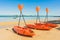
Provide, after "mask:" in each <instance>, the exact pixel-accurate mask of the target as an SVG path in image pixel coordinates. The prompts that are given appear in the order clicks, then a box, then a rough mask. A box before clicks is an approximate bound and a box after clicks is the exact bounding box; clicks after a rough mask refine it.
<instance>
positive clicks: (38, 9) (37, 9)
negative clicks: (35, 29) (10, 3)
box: [36, 6, 40, 23]
mask: <svg viewBox="0 0 60 40" xmlns="http://www.w3.org/2000/svg"><path fill="white" fill-rule="evenodd" d="M39 11H40V7H39V6H37V7H36V12H37V18H36V23H37V22H38V20H39V22H40V17H39Z"/></svg>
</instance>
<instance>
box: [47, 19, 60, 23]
mask: <svg viewBox="0 0 60 40" xmlns="http://www.w3.org/2000/svg"><path fill="white" fill-rule="evenodd" d="M48 23H54V24H60V20H52V21H48Z"/></svg>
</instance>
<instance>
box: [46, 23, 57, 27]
mask: <svg viewBox="0 0 60 40" xmlns="http://www.w3.org/2000/svg"><path fill="white" fill-rule="evenodd" d="M46 25H48V26H50V27H52V28H55V27H57V26H58V25H57V24H53V23H46Z"/></svg>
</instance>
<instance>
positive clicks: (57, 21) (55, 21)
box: [48, 20, 60, 30]
mask: <svg viewBox="0 0 60 40" xmlns="http://www.w3.org/2000/svg"><path fill="white" fill-rule="evenodd" d="M48 23H54V24H60V20H52V21H48ZM56 29H57V30H60V27H58V28H56Z"/></svg>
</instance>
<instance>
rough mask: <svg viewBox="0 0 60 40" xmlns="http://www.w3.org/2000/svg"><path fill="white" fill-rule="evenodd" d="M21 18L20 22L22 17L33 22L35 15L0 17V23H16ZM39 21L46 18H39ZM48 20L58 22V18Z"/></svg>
mask: <svg viewBox="0 0 60 40" xmlns="http://www.w3.org/2000/svg"><path fill="white" fill-rule="evenodd" d="M20 17H21V20H23V17H24V19H25V20H34V19H36V18H37V16H35V15H23V17H22V16H17V15H1V16H0V22H8V21H18V19H19V18H20ZM39 18H40V19H45V18H46V16H39ZM48 20H60V16H48Z"/></svg>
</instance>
